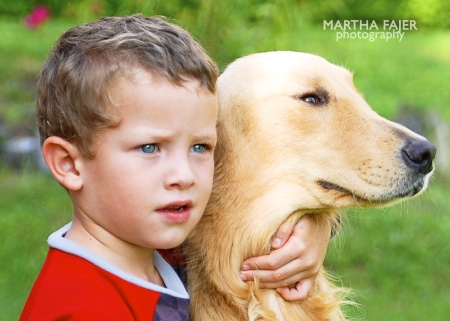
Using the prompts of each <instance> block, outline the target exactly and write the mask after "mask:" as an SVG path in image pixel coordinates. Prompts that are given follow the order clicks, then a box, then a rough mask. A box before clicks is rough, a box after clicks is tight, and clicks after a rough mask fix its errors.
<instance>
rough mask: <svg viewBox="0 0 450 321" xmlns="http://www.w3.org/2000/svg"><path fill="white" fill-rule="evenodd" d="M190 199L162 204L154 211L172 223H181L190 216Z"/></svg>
mask: <svg viewBox="0 0 450 321" xmlns="http://www.w3.org/2000/svg"><path fill="white" fill-rule="evenodd" d="M191 209H192V201H190V200H187V201H176V202H172V203H169V204H166V205H164V206H162V207H161V208H159V209H157V210H156V213H158V214H159V215H161V216H163V217H164V218H165V219H166V220H167V221H169V222H172V223H183V222H186V221H188V220H189V218H190V216H191Z"/></svg>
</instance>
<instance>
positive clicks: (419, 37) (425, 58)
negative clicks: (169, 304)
mask: <svg viewBox="0 0 450 321" xmlns="http://www.w3.org/2000/svg"><path fill="white" fill-rule="evenodd" d="M39 4H45V5H47V6H48V8H49V9H50V10H51V15H50V18H49V19H48V20H46V21H45V23H43V24H41V25H39V26H35V28H31V29H30V28H27V27H25V25H24V19H25V18H26V17H27V15H29V14H30V12H31V11H32V9H33V8H34V7H35V6H36V5H39ZM135 12H143V13H144V14H148V15H153V14H159V15H165V16H167V17H169V18H170V19H171V20H172V21H173V22H175V23H177V24H179V25H181V26H183V27H185V28H187V29H188V30H189V31H190V32H191V33H192V34H193V35H194V36H195V37H196V38H197V39H198V40H199V41H200V42H201V43H202V44H203V45H204V46H205V48H206V50H207V51H208V52H209V54H210V55H211V56H212V57H213V58H214V59H215V60H216V61H217V62H218V63H219V66H220V67H221V69H223V68H224V67H225V66H226V65H227V64H228V63H229V62H231V61H232V60H234V59H235V58H237V57H240V56H242V55H245V54H249V53H253V52H260V51H267V50H296V51H307V52H312V53H315V54H318V55H321V56H323V57H325V58H326V59H328V60H330V61H331V62H333V63H335V64H339V65H343V66H345V67H347V68H348V69H350V70H352V71H353V72H354V73H355V83H356V86H357V87H358V89H359V90H360V91H361V92H362V93H363V94H364V96H365V98H366V100H367V101H368V103H369V104H370V105H371V106H372V107H373V108H374V109H375V110H376V111H377V112H378V113H380V114H381V115H383V116H385V117H387V118H390V119H395V120H398V121H404V122H407V123H408V124H410V125H412V126H415V129H416V130H419V131H421V132H423V133H424V134H425V135H427V137H428V138H429V139H430V140H431V141H432V142H433V143H435V144H436V145H437V147H438V157H439V158H438V160H437V170H436V173H435V175H434V177H433V179H432V180H431V184H430V188H429V190H428V191H427V192H426V193H425V194H424V195H422V196H420V197H418V198H416V199H414V200H411V201H409V202H407V203H404V204H400V205H397V206H394V207H391V208H384V209H378V210H365V209H355V210H350V211H347V212H345V215H344V218H345V220H344V223H343V228H342V231H341V233H340V234H339V236H338V237H336V238H335V239H334V240H333V241H332V242H331V246H330V250H329V252H328V255H327V258H326V262H325V265H326V266H327V267H328V268H329V269H330V270H331V271H332V274H334V275H336V276H338V277H339V280H340V281H338V282H341V283H342V284H343V285H344V286H346V287H351V288H353V289H354V290H355V294H354V297H353V299H354V300H355V301H356V302H358V303H359V304H360V305H361V306H360V308H352V309H350V310H349V311H348V313H349V314H350V315H351V316H352V317H354V318H358V319H364V320H395V321H400V320H405V321H406V320H408V321H412V320H420V321H422V320H448V319H449V318H450V242H449V239H450V237H449V235H450V215H449V214H450V194H449V191H448V190H449V187H450V185H449V183H450V173H449V163H448V162H449V161H448V157H449V151H448V149H449V144H450V143H449V136H448V135H449V133H448V128H449V125H448V124H449V123H450V108H449V102H450V93H449V89H450V31H449V28H450V19H449V18H448V13H449V12H450V2H449V1H446V0H428V1H426V0H400V1H397V2H394V1H388V0H383V1H371V2H365V3H363V2H362V1H357V0H337V1H331V0H323V1H311V0H303V1H294V0H267V1H262V0H261V1H257V0H246V1H244V0H229V1H215V0H187V1H183V0H172V1H170V0H164V1H163V0H161V1H142V0H128V1H121V0H109V1H106V0H103V1H101V0H97V1H92V0H90V1H86V0H82V1H59V0H52V1H34V0H33V1H32V0H28V1H9V0H8V1H5V0H0V35H1V37H0V121H1V122H0V138H1V141H0V146H1V148H2V149H1V151H2V161H1V162H0V237H1V242H0V320H17V318H18V316H19V314H20V311H21V308H22V306H23V304H24V301H25V299H26V297H27V295H28V292H29V290H30V288H31V286H32V284H33V281H34V279H35V277H36V275H37V273H38V272H39V269H40V267H41V264H42V262H43V260H44V258H45V255H46V252H47V245H46V242H45V240H46V238H47V236H48V235H49V234H50V233H51V232H52V231H54V230H55V229H57V228H59V227H60V226H62V225H63V224H64V223H66V222H67V221H69V220H70V214H71V205H70V202H69V199H68V197H67V195H66V193H65V191H64V190H63V189H62V188H61V187H60V186H58V184H57V183H56V182H55V181H54V180H53V179H52V178H51V177H50V176H49V175H48V174H47V173H45V172H44V171H42V170H41V171H40V170H36V169H35V168H34V166H32V163H33V162H31V161H25V162H21V164H20V165H17V164H16V166H15V168H14V167H13V166H11V165H14V164H11V160H9V162H8V161H7V159H6V158H7V156H5V153H6V150H7V148H6V145H7V141H8V139H11V137H12V136H14V135H19V136H20V135H21V133H25V132H26V133H28V134H27V135H30V134H29V133H33V131H34V127H33V124H34V120H33V113H34V110H33V108H34V102H33V100H34V81H35V79H36V76H37V74H38V72H39V69H40V67H41V65H42V63H43V61H44V60H45V58H46V55H47V52H48V51H49V50H50V48H51V46H52V44H53V43H54V42H55V40H56V38H57V37H58V36H59V35H60V34H61V33H62V32H63V31H64V30H66V29H67V28H69V27H72V26H74V25H76V24H79V23H81V22H88V21H91V20H93V19H96V18H97V17H99V16H101V15H122V14H131V13H135ZM345 19H357V20H366V19H368V20H369V21H370V22H371V21H372V20H375V21H376V23H377V25H378V27H379V28H380V29H382V26H383V20H402V19H406V20H414V21H415V22H416V25H417V27H418V30H410V31H408V30H406V31H405V34H404V36H403V39H402V40H401V41H399V40H398V39H391V40H390V41H385V40H384V39H377V40H375V41H373V42H371V41H369V40H367V39H356V38H355V39H342V40H340V41H336V32H337V31H340V30H330V29H329V28H328V29H327V30H324V27H323V21H324V20H325V21H330V20H333V21H335V22H336V21H338V20H339V21H341V22H343V21H344V20H345ZM357 31H358V30H357ZM362 31H364V30H362ZM372 31H377V30H372ZM378 31H382V30H378Z"/></svg>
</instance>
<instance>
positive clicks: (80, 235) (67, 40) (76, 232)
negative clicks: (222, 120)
mask: <svg viewBox="0 0 450 321" xmlns="http://www.w3.org/2000/svg"><path fill="white" fill-rule="evenodd" d="M217 76H218V70H217V67H216V65H215V63H214V62H213V61H212V60H211V59H210V58H209V57H208V56H207V55H206V53H205V52H204V50H203V48H202V47H201V46H200V45H199V44H198V43H197V42H195V41H194V40H193V39H192V37H191V36H190V35H189V34H188V33H187V32H186V31H185V30H183V29H181V28H179V27H177V26H174V25H171V24H169V23H167V22H165V21H164V20H162V19H160V18H155V17H153V18H146V17H144V16H142V15H134V16H129V17H110V18H102V19H100V20H98V21H96V22H93V23H90V24H86V25H82V26H78V27H75V28H72V29H70V30H68V31H67V32H65V33H64V34H63V35H62V36H61V37H60V38H59V40H58V42H57V43H56V44H55V47H54V48H53V50H52V52H51V53H50V55H49V58H48V60H47V62H46V63H45V65H44V67H43V70H42V73H41V77H40V79H39V82H38V86H37V121H38V128H39V132H40V136H41V143H42V152H43V155H44V159H45V161H46V163H47V165H48V167H49V169H50V171H51V173H52V175H53V176H54V177H55V179H56V180H57V181H58V182H59V183H60V184H61V185H62V186H63V187H65V189H66V190H67V191H68V194H69V197H70V199H71V201H72V204H73V220H72V222H71V223H70V224H68V225H66V226H64V227H63V228H61V229H60V230H58V231H56V232H55V233H53V234H52V235H51V236H50V237H49V239H48V243H49V245H50V250H49V253H48V256H47V259H46V261H45V263H44V266H43V268H42V270H41V272H40V274H39V276H38V279H37V280H36V283H35V285H34V286H33V289H32V291H31V293H30V296H29V298H28V300H27V303H26V305H25V307H24V310H23V312H22V315H21V318H20V320H171V321H172V320H188V318H189V295H188V293H187V292H186V289H185V287H184V285H183V283H182V281H181V279H180V277H179V276H178V275H177V274H176V273H175V271H174V270H173V269H172V268H171V266H170V265H169V264H168V263H167V262H166V261H165V260H164V259H163V258H162V256H161V255H160V254H158V253H157V252H156V251H155V249H163V250H164V249H171V248H175V247H177V246H179V245H180V244H181V243H182V242H183V241H184V240H185V239H186V237H187V235H188V233H189V232H190V231H191V230H192V229H193V228H194V226H195V224H196V223H197V222H198V220H199V219H200V217H201V215H202V213H203V210H204V208H205V206H206V203H207V201H208V198H209V195H210V191H211V187H212V177H213V170H214V168H213V167H214V163H213V152H214V147H215V145H216V139H217V138H216V122H217V114H218V108H217V105H216V100H215V95H214V92H215V82H216V79H217ZM302 221H303V220H302ZM305 224H306V223H305ZM297 225H298V227H296V231H294V233H293V236H294V235H295V234H296V233H297V240H299V239H300V238H301V237H303V236H305V238H307V236H308V235H305V232H304V229H305V226H306V228H307V225H301V224H297ZM313 232H315V231H313ZM326 233H328V232H324V235H325V237H327V235H326ZM289 234H291V229H289V228H287V229H286V227H283V229H281V230H280V232H279V236H280V238H281V244H278V245H276V247H281V245H282V244H283V243H284V241H285V239H286V238H287V235H289ZM306 234H308V233H306ZM328 235H329V234H328ZM291 238H294V237H291ZM290 243H291V244H292V242H290ZM323 243H325V245H326V244H327V241H325V242H323ZM288 244H289V242H288V243H287V244H286V245H285V246H283V247H286V248H287V249H291V248H292V246H293V245H288ZM293 244H294V245H295V244H296V243H295V242H294V243H293ZM325 248H326V246H324V245H320V246H317V247H313V252H314V255H312V257H313V258H314V260H313V264H312V265H311V264H307V263H304V262H301V260H300V261H299V260H298V259H297V258H296V257H295V259H294V258H293V257H292V253H289V252H288V253H286V252H284V254H283V252H281V254H273V255H271V257H270V258H268V257H261V258H252V259H249V260H248V261H246V262H245V266H246V267H244V270H247V271H243V272H242V277H243V279H251V278H253V277H254V276H258V277H260V278H261V280H262V283H263V284H264V282H266V286H269V287H280V284H281V285H284V286H285V290H284V291H285V292H286V293H285V295H286V297H287V298H293V297H292V296H291V297H290V296H289V291H291V290H289V288H287V287H286V286H287V285H288V284H291V283H293V284H296V282H297V281H299V280H300V279H307V280H309V282H310V283H311V282H312V281H311V280H313V279H314V277H315V273H317V271H316V269H317V268H318V266H320V265H321V263H322V261H323V256H324V253H325ZM275 252H276V251H274V252H273V253H275ZM300 252H301V253H300V254H302V255H304V256H305V253H303V252H302V251H300ZM293 253H298V251H297V252H293ZM316 253H318V254H317V256H315V254H316ZM309 256H311V255H309ZM274 261H275V262H278V264H275V270H276V271H275V272H273V273H272V274H271V273H270V272H267V271H264V270H263V271H259V272H252V271H248V270H249V269H251V268H252V267H254V266H255V265H259V266H262V269H264V267H265V266H267V265H269V267H270V264H271V262H274ZM299 262H300V263H299ZM277 268H280V269H278V270H277ZM258 273H260V274H258ZM277 275H280V276H281V277H279V278H278V279H281V280H277ZM273 280H274V281H275V282H272V281H273ZM298 284H301V282H299V283H298ZM306 284H307V286H306V287H309V285H308V282H306ZM304 287H305V286H303V288H304ZM300 288H302V286H301V285H299V286H298V289H300ZM286 289H287V290H286ZM281 291H283V290H281ZM294 297H295V296H294Z"/></svg>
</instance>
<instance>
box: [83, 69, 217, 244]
mask: <svg viewBox="0 0 450 321" xmlns="http://www.w3.org/2000/svg"><path fill="white" fill-rule="evenodd" d="M110 94H111V97H112V101H113V102H114V104H115V105H116V106H117V110H118V113H119V116H120V119H121V122H120V124H119V126H117V127H115V128H112V129H108V130H106V131H104V132H101V133H100V135H99V136H98V137H97V138H96V140H95V144H96V148H97V149H96V155H95V157H94V158H93V159H92V160H84V161H83V162H84V166H83V171H82V174H81V175H82V177H83V187H82V189H81V191H80V196H81V197H82V199H80V202H78V204H79V206H78V208H76V209H75V211H77V212H78V214H80V215H82V216H85V218H87V220H88V221H90V222H91V223H93V224H95V228H100V230H101V231H102V233H106V235H107V236H108V237H112V238H113V239H115V240H116V241H125V242H126V243H127V244H128V243H129V244H131V245H138V246H139V247H145V248H156V249H166V248H172V247H175V246H177V245H179V244H181V243H182V242H183V241H184V240H185V238H186V237H187V235H188V233H189V232H190V231H191V230H192V229H193V228H194V226H195V224H196V223H197V222H198V221H199V219H200V217H201V215H202V213H203V211H204V209H205V206H206V203H207V201H208V198H209V195H210V192H211V188H212V179H213V170H214V168H213V167H214V163H213V149H214V147H215V144H216V139H217V137H216V121H217V113H218V110H217V106H216V99H215V96H214V95H213V94H211V93H210V92H209V91H207V90H206V89H203V88H199V87H198V83H197V82H196V81H192V80H190V81H187V82H186V83H184V85H183V86H182V87H181V86H176V85H173V84H171V83H170V82H168V81H167V80H164V79H159V78H156V79H155V78H154V77H153V76H152V75H151V74H149V73H147V72H145V71H142V70H138V71H136V73H135V74H134V76H133V77H132V79H131V80H130V79H129V78H121V80H119V81H118V83H117V86H115V87H114V89H113V90H111V93H110ZM110 110H115V107H112V108H111V109H110ZM81 200H82V201H81Z"/></svg>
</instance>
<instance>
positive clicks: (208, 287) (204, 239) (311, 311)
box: [186, 52, 435, 321]
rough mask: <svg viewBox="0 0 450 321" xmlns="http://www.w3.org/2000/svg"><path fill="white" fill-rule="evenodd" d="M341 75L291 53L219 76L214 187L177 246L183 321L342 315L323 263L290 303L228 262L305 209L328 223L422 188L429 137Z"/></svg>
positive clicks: (254, 60)
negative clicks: (343, 212)
mask: <svg viewBox="0 0 450 321" xmlns="http://www.w3.org/2000/svg"><path fill="white" fill-rule="evenodd" d="M352 78H353V77H352V74H351V73H350V72H348V71H347V70H346V69H344V68H341V67H338V66H336V65H333V64H331V63H329V62H328V61H326V60H325V59H323V58H321V57H318V56H315V55H311V54H305V53H298V52H268V53H260V54H254V55H250V56H247V57H244V58H240V59H238V60H237V61H235V62H233V63H232V64H231V65H230V66H228V68H227V69H226V70H225V72H224V73H223V74H222V75H221V77H220V78H219V81H218V99H219V106H220V117H219V118H220V120H219V126H218V134H219V144H218V148H217V150H216V171H215V178H214V187H213V192H212V195H211V199H210V201H209V204H208V206H207V209H206V211H205V214H204V216H203V218H202V219H201V221H200V223H199V225H198V227H197V228H196V229H195V231H194V232H193V233H192V236H191V238H190V239H189V242H188V247H187V249H186V254H187V257H188V259H189V261H188V286H189V292H190V293H191V299H192V308H191V310H192V319H193V321H219V320H220V321H235V320H236V321H237V320H252V321H256V320H280V321H289V320H303V321H306V320H333V321H334V320H344V319H345V317H344V315H343V313H342V312H341V309H340V306H341V305H342V304H343V302H344V301H343V297H342V295H341V294H342V291H341V290H342V289H340V288H338V287H336V286H334V285H333V284H332V283H331V282H330V281H329V277H327V275H326V273H325V271H323V270H322V271H321V272H320V274H319V276H318V278H317V280H316V283H315V286H314V288H313V290H312V291H311V293H310V294H309V296H308V298H307V299H306V300H303V301H298V302H287V301H285V300H283V299H282V298H281V296H280V295H279V294H278V293H277V292H276V291H274V290H260V289H258V286H257V284H256V283H251V282H250V283H244V282H242V281H241V279H240V278H239V270H240V266H241V264H242V262H243V261H244V259H246V258H248V257H253V256H259V255H263V254H267V253H269V252H270V251H271V247H270V244H271V239H272V237H273V235H274V234H275V232H276V230H277V228H278V227H279V226H280V225H281V224H282V223H283V222H285V221H286V220H291V221H292V222H296V221H297V220H298V219H299V218H300V217H301V216H302V215H305V214H311V215H314V216H315V217H316V219H317V224H318V226H319V227H320V226H323V227H326V228H329V226H327V225H328V224H330V221H331V220H332V218H333V217H334V215H333V213H334V212H335V211H336V209H339V208H348V207H352V206H363V207H367V206H381V205H386V204H391V203H393V202H395V201H397V200H400V199H403V198H407V197H411V196H413V195H416V194H418V193H419V192H420V191H422V190H424V189H425V188H426V185H427V183H428V179H429V176H430V175H431V171H432V166H433V165H432V159H433V157H434V153H435V150H434V147H433V145H431V144H430V143H428V142H427V141H426V140H425V139H424V138H423V137H421V136H419V135H417V134H415V133H413V132H411V131H409V130H408V129H406V128H404V127H402V126H400V125H399V124H396V123H393V122H390V121H388V120H386V119H384V118H382V117H381V116H379V115H378V114H376V113H375V112H374V111H373V110H372V109H371V108H370V107H369V106H368V104H367V103H366V102H365V101H364V99H363V97H362V96H361V94H360V93H358V91H357V90H356V89H355V87H354V85H353V82H352ZM405 155H406V156H405Z"/></svg>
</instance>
